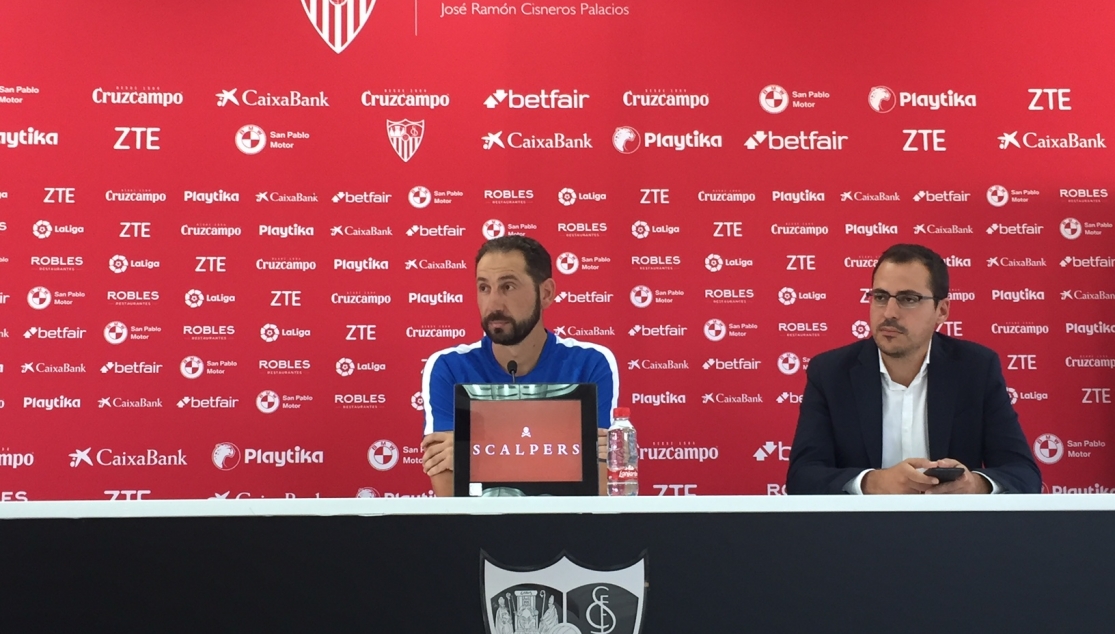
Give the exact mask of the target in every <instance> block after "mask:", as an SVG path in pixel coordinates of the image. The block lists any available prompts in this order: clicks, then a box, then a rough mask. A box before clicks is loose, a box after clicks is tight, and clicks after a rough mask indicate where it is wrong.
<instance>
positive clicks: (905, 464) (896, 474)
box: [860, 458, 960, 494]
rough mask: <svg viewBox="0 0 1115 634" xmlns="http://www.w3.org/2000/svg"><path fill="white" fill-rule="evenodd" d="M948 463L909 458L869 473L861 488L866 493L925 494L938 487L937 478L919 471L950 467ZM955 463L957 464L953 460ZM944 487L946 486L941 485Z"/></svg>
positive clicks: (861, 482)
mask: <svg viewBox="0 0 1115 634" xmlns="http://www.w3.org/2000/svg"><path fill="white" fill-rule="evenodd" d="M944 462H947V461H937V462H934V461H932V460H926V459H925V458H907V459H906V460H903V461H902V462H900V463H898V464H896V465H894V466H893V467H891V468H889V469H875V470H873V471H868V472H867V475H865V476H863V480H862V481H860V488H862V489H863V492H864V493H870V494H875V493H890V494H894V493H925V492H926V491H928V490H930V489H932V488H933V487H935V486H938V484H939V483H938V481H937V478H931V477H929V476H927V475H925V474H924V473H922V472H921V471H918V469H930V468H932V467H938V466H940V467H945V466H950V465H946V464H944ZM953 462H956V461H955V460H953ZM957 464H960V463H957ZM940 486H944V485H940Z"/></svg>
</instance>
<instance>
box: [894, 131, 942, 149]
mask: <svg viewBox="0 0 1115 634" xmlns="http://www.w3.org/2000/svg"><path fill="white" fill-rule="evenodd" d="M902 133H903V134H906V135H907V137H906V145H904V146H903V147H902V151H903V152H929V151H933V152H944V151H945V131H944V130H903V131H902ZM919 136H920V137H921V143H920V144H919V143H918V137H919ZM931 148H932V149H931Z"/></svg>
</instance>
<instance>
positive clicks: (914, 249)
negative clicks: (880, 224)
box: [871, 244, 949, 306]
mask: <svg viewBox="0 0 1115 634" xmlns="http://www.w3.org/2000/svg"><path fill="white" fill-rule="evenodd" d="M883 262H894V263H895V264H906V263H908V262H917V263H919V264H922V265H924V266H925V268H927V269H929V291H930V292H931V293H932V294H933V305H934V306H936V305H937V302H940V301H941V300H942V299H946V298H947V297H948V296H949V267H948V266H947V265H946V264H945V261H944V260H943V259H941V256H939V255H937V253H936V252H934V251H933V250H932V249H929V248H928V247H923V246H921V245H920V244H896V245H894V246H892V247H890V248H889V249H887V250H886V251H883V254H882V255H880V256H879V261H878V262H877V263H876V264H875V270H874V271H872V272H871V277H872V279H874V277H875V274H876V273H878V272H879V266H881V265H882V264H883Z"/></svg>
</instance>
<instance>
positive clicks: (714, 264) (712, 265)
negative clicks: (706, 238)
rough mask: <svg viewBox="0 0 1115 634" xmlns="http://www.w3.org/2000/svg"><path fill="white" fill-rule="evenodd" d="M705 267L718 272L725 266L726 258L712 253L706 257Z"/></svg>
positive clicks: (712, 271)
mask: <svg viewBox="0 0 1115 634" xmlns="http://www.w3.org/2000/svg"><path fill="white" fill-rule="evenodd" d="M705 268H706V269H708V270H709V272H710V273H716V272H717V271H719V270H720V269H722V268H724V258H722V257H720V256H719V255H717V254H715V253H710V254H709V256H708V257H707V258H705Z"/></svg>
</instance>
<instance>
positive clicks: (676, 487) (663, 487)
mask: <svg viewBox="0 0 1115 634" xmlns="http://www.w3.org/2000/svg"><path fill="white" fill-rule="evenodd" d="M654 490H655V491H658V495H659V496H663V495H666V496H678V497H680V496H683V495H697V493H696V491H697V485H696V484H655V485H654Z"/></svg>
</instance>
